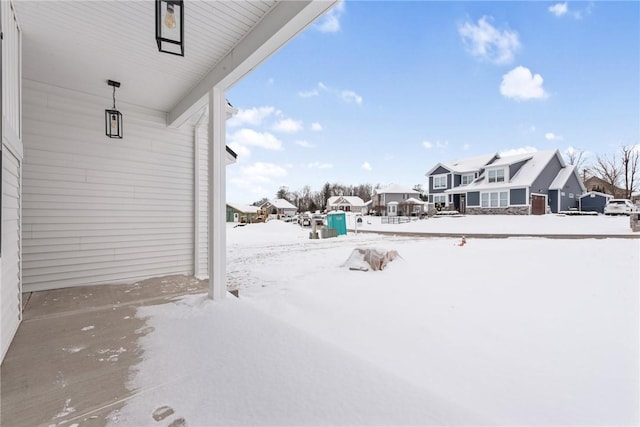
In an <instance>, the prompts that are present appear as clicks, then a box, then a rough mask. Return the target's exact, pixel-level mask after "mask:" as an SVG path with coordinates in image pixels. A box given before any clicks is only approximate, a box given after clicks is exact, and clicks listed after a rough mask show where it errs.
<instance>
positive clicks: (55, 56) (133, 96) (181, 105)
mask: <svg viewBox="0 0 640 427" xmlns="http://www.w3.org/2000/svg"><path fill="white" fill-rule="evenodd" d="M335 2H336V1H335V0H330V1H318V0H315V1H309V0H307V1H295V2H292V1H282V0H261V1H251V0H236V1H233V2H230V1H229V2H227V1H187V2H184V15H185V16H184V32H185V33H184V45H185V53H184V57H181V56H176V55H169V54H166V53H162V52H159V51H158V48H157V45H156V41H155V2H153V1H118V2H114V1H15V2H13V5H14V7H15V10H16V15H17V17H18V22H19V24H20V27H21V29H22V33H23V49H22V65H23V77H24V78H25V79H29V80H35V81H38V82H42V83H46V84H49V85H53V86H58V87H64V88H73V89H74V90H77V91H80V92H83V93H87V94H92V95H96V96H103V97H105V106H106V107H108V106H109V105H110V101H111V96H112V88H111V87H110V86H108V85H107V80H108V79H111V80H116V81H118V82H120V83H121V84H122V85H121V87H120V88H118V89H117V90H116V100H117V102H118V105H119V104H120V103H125V104H131V105H132V106H135V105H138V106H143V107H147V108H151V109H155V110H159V111H164V112H167V113H168V114H167V124H170V125H176V126H177V125H179V124H182V123H184V121H185V120H186V119H187V118H188V117H189V116H191V115H192V114H193V113H194V112H196V111H198V110H200V109H201V108H203V107H204V105H206V104H207V102H208V96H207V95H208V93H209V91H210V90H211V88H212V87H214V86H216V85H217V86H219V87H221V88H223V89H226V88H229V87H230V86H231V85H233V84H234V83H236V82H237V81H238V80H240V79H241V78H242V77H243V76H244V75H246V74H247V72H249V71H250V70H252V69H253V68H255V67H256V66H257V65H258V64H260V63H261V62H262V61H264V60H265V59H266V58H267V57H269V56H270V55H271V54H272V53H273V52H275V51H276V50H277V49H279V48H280V47H281V46H282V45H284V44H285V43H286V42H288V41H289V40H290V39H291V38H292V37H294V36H295V35H296V34H298V33H299V32H300V31H302V30H303V29H304V28H306V27H307V26H308V25H309V24H310V23H311V22H313V21H314V20H315V19H316V18H318V17H319V16H320V15H322V14H323V13H324V12H325V11H326V10H328V9H330V8H331V7H332V6H333V5H334V4H335Z"/></svg>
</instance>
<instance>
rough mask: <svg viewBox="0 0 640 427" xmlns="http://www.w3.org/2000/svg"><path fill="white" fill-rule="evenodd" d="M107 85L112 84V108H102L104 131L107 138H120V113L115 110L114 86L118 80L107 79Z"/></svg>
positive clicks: (118, 83)
mask: <svg viewBox="0 0 640 427" xmlns="http://www.w3.org/2000/svg"><path fill="white" fill-rule="evenodd" d="M107 84H108V85H109V86H113V109H111V110H104V123H105V133H106V135H107V136H108V137H109V138H120V139H122V113H121V112H120V111H118V110H116V88H117V87H120V82H114V81H113V80H107Z"/></svg>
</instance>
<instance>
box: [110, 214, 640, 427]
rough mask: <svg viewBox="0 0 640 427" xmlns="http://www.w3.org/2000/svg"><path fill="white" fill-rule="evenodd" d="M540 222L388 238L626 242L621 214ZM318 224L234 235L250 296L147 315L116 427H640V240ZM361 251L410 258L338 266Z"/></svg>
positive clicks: (201, 299) (232, 250)
mask: <svg viewBox="0 0 640 427" xmlns="http://www.w3.org/2000/svg"><path fill="white" fill-rule="evenodd" d="M539 218H541V217H492V218H490V219H485V218H484V217H482V218H480V217H466V218H439V219H433V220H431V219H430V220H426V221H420V222H416V223H412V224H407V225H397V226H388V225H385V227H396V228H404V229H407V228H409V227H408V226H413V227H425V226H427V225H423V224H424V223H429V224H431V223H436V222H438V223H440V222H441V223H442V224H447V227H449V224H457V225H461V224H462V225H465V224H466V225H465V226H463V227H460V228H456V227H454V226H453V225H451V230H452V231H451V232H460V233H461V234H462V233H471V232H478V231H483V230H484V231H486V230H488V229H490V228H491V227H500V230H501V232H504V231H505V230H515V229H518V230H519V231H518V232H524V231H525V230H533V229H535V230H544V231H540V233H551V232H554V231H551V230H559V229H562V230H565V232H566V229H567V227H575V229H576V230H578V229H579V228H580V227H579V226H576V225H575V224H579V223H580V224H583V225H584V224H586V227H587V228H588V231H589V233H606V234H612V233H627V232H628V230H625V227H626V228H627V229H628V221H629V219H628V218H627V217H623V218H608V217H602V216H599V217H594V218H591V217H587V218H583V217H558V216H551V215H549V216H545V217H542V218H544V220H542V221H540V220H539ZM471 219H473V220H474V221H475V222H474V221H470V220H471ZM585 220H588V221H585ZM592 220H597V221H592ZM574 221H575V222H574ZM542 223H544V224H546V225H544V226H543V225H541V224H542ZM560 223H562V225H559V224H560ZM569 223H571V224H572V225H571V226H568V225H567V224H569ZM371 226H372V227H374V226H375V225H374V224H371ZM380 226H381V225H380ZM429 226H430V225H429ZM443 227H444V226H443ZM308 231H309V230H308V229H301V228H299V227H298V226H296V225H293V224H286V223H282V222H279V221H272V222H269V223H266V224H252V225H249V226H246V227H238V228H232V226H231V225H230V227H229V229H228V231H227V239H228V267H227V272H228V280H229V283H230V285H231V286H232V287H234V288H236V289H239V291H240V298H239V299H236V298H233V297H229V298H227V299H226V300H225V301H222V302H213V301H209V300H207V299H206V298H205V296H190V297H185V298H182V299H180V300H179V301H177V302H175V303H173V304H166V305H161V306H151V307H145V308H141V309H139V312H138V316H141V317H147V318H148V321H147V323H148V325H149V326H152V327H153V328H155V329H154V331H153V332H152V333H150V334H148V335H147V336H145V337H144V338H142V343H141V345H142V347H143V349H144V358H143V361H142V362H141V363H140V364H139V365H138V366H137V367H136V369H135V371H134V372H132V376H131V384H130V386H131V388H132V389H136V390H137V393H138V394H137V396H136V397H135V398H134V399H132V400H130V401H128V402H127V404H126V405H125V407H124V408H123V409H122V410H121V411H119V412H118V413H116V414H113V418H112V422H111V423H112V425H158V424H157V423H156V422H155V420H154V419H153V418H152V414H153V412H154V410H156V409H158V408H161V407H162V406H165V405H166V406H169V407H171V408H172V409H173V411H174V414H173V415H172V416H171V417H168V418H166V420H165V421H170V420H172V419H178V418H183V419H184V420H185V421H186V424H187V425H189V426H200V425H480V424H482V425H608V426H614V425H638V423H639V413H638V406H639V405H638V401H639V399H640V395H639V387H640V383H639V377H640V373H639V358H640V352H639V335H640V327H639V324H640V318H639V298H640V293H639V290H638V286H639V283H640V271H639V269H640V240H637V239H611V238H610V239H579V240H574V239H570V240H562V239H544V238H509V239H468V240H467V244H466V245H464V246H457V243H458V242H459V239H457V238H455V239H454V238H430V239H427V238H410V237H403V236H400V235H397V236H379V235H375V234H364V233H361V234H358V235H357V236H356V235H354V234H352V233H350V234H349V235H348V236H341V237H338V238H334V239H326V240H309V239H308ZM487 232H490V231H487ZM556 232H557V231H556ZM575 233H577V234H581V233H584V231H582V232H580V231H575ZM356 247H371V248H381V249H395V250H397V251H398V252H399V253H400V255H401V257H402V259H399V260H395V261H393V262H392V263H391V264H390V265H389V266H388V267H387V268H386V269H385V270H383V271H379V272H372V271H369V272H360V271H350V270H348V269H347V268H344V267H343V266H342V264H343V263H344V262H345V260H346V259H347V258H348V257H349V255H350V254H351V252H352V250H353V249H354V248H356Z"/></svg>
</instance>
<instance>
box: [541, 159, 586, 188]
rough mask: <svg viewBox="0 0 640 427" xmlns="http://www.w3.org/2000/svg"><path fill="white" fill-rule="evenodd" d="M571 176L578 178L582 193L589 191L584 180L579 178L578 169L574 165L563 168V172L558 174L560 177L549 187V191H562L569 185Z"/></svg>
mask: <svg viewBox="0 0 640 427" xmlns="http://www.w3.org/2000/svg"><path fill="white" fill-rule="evenodd" d="M571 175H575V176H576V179H577V181H578V184H580V188H582V191H583V192H585V191H587V189H586V188H585V187H584V184H583V183H582V180H581V179H580V177H579V176H578V172H577V168H576V167H575V166H574V165H567V166H565V167H564V168H562V170H561V171H560V172H558V175H557V176H556V178H555V179H554V180H553V182H552V183H551V185H550V186H549V190H562V189H563V188H564V186H565V185H567V181H569V178H570V177H571Z"/></svg>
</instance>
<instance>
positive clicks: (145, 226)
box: [23, 81, 194, 291]
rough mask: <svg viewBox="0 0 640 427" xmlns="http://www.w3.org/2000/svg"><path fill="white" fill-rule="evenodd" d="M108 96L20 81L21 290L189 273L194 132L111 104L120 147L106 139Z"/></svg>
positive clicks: (162, 117) (191, 263) (158, 116)
mask: <svg viewBox="0 0 640 427" xmlns="http://www.w3.org/2000/svg"><path fill="white" fill-rule="evenodd" d="M108 89H109V88H108V87H107V86H106V85H105V96H104V97H95V96H90V95H85V94H81V93H78V92H73V91H70V90H66V89H61V88H56V87H53V86H48V85H44V84H40V83H36V82H32V81H25V82H24V104H23V111H24V131H25V132H24V147H25V159H24V175H23V198H24V202H23V253H24V256H23V269H24V273H23V280H24V290H25V291H35V290H41V289H51V288H59V287H68V286H77V285H85V284H98V283H113V282H131V281H135V280H139V279H142V278H147V277H151V276H157V275H163V274H184V273H190V272H192V271H193V266H194V260H193V252H194V236H193V234H194V232H193V230H194V210H193V206H194V166H193V165H194V150H193V147H194V144H193V139H194V130H193V127H186V128H184V129H170V128H167V127H166V126H165V113H163V112H159V111H153V110H149V109H144V108H141V107H136V106H130V105H118V107H119V109H120V111H121V112H122V113H123V116H124V139H122V140H119V139H109V138H107V137H106V136H105V134H104V109H105V108H108V107H110V106H111V92H110V91H109V90H108Z"/></svg>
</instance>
